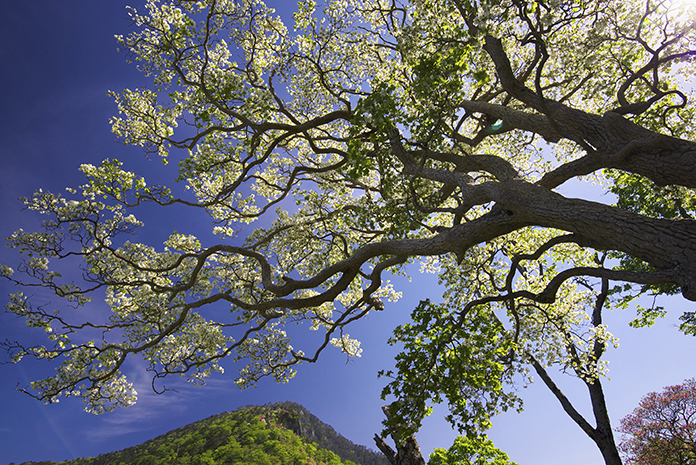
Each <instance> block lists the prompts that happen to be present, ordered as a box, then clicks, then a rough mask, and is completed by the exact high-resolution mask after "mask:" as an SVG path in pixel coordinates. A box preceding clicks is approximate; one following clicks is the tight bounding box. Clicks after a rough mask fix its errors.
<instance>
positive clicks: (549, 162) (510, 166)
mask: <svg viewBox="0 0 696 465" xmlns="http://www.w3.org/2000/svg"><path fill="white" fill-rule="evenodd" d="M131 14H132V19H133V22H134V24H135V31H134V32H132V33H131V34H129V35H128V36H124V37H120V38H119V40H120V42H121V44H122V46H123V48H125V49H126V50H128V52H129V54H130V56H131V58H132V59H133V60H134V61H135V62H136V63H137V64H138V66H139V67H140V69H141V70H142V71H143V72H145V73H146V74H148V75H149V76H151V77H152V78H153V85H152V87H151V88H149V89H136V90H125V91H123V92H121V93H118V94H116V93H114V98H115V99H116V102H117V105H118V109H119V112H120V116H118V117H115V118H114V119H113V120H112V125H113V131H114V132H115V133H116V134H117V135H119V136H120V137H121V138H122V139H123V141H124V142H125V143H128V144H134V145H138V146H142V147H143V148H144V149H145V150H146V151H147V152H148V153H149V154H153V155H158V156H161V157H162V160H163V161H165V162H166V161H167V160H168V159H169V158H174V159H176V160H178V163H179V176H178V178H177V179H176V181H177V182H178V183H180V185H183V186H184V187H185V189H188V190H189V193H188V194H187V193H185V192H184V191H183V189H179V188H178V187H175V188H174V190H173V191H172V190H170V188H167V187H165V185H164V184H157V183H154V184H148V183H146V181H145V180H144V179H143V178H142V177H140V176H138V175H137V174H135V173H132V172H129V171H127V170H126V169H125V168H124V167H123V164H122V163H121V162H120V161H118V160H105V161H104V162H103V163H102V164H101V165H100V166H92V165H83V166H82V167H81V170H82V171H83V172H84V174H85V175H86V177H87V181H86V183H85V184H84V185H82V186H80V187H79V188H77V189H71V190H70V191H69V194H70V195H67V196H63V195H60V194H55V193H50V192H46V191H41V190H40V191H38V192H36V193H35V194H34V196H33V197H32V198H31V199H27V200H26V205H27V207H28V208H29V209H31V210H36V211H39V212H41V213H44V214H46V215H48V217H49V219H48V220H47V221H46V222H45V226H44V229H43V230H42V231H39V232H25V231H17V232H16V233H15V234H14V235H13V236H12V237H11V238H9V244H10V245H11V246H13V247H15V248H17V249H18V250H19V251H20V252H21V253H23V254H24V255H25V259H24V260H23V261H22V262H21V264H20V265H19V266H18V267H15V268H16V271H15V270H13V269H12V268H10V267H8V266H3V267H2V274H3V275H4V276H5V277H6V278H7V279H9V280H12V281H15V282H17V283H19V284H23V285H24V286H29V287H32V286H39V287H43V288H46V289H48V290H50V291H52V292H53V293H54V294H55V296H56V298H55V299H53V300H51V302H50V303H47V302H34V301H33V300H32V299H29V298H28V297H27V295H26V294H25V293H23V292H17V293H16V294H14V295H12V296H11V301H10V303H9V304H8V306H7V308H8V309H9V310H10V311H12V312H14V313H15V314H17V315H20V316H22V317H24V318H26V320H27V324H29V325H31V326H37V327H40V328H43V329H44V330H45V331H46V333H47V336H48V338H49V343H48V344H44V345H27V344H22V343H21V341H20V342H6V343H5V348H6V349H7V350H8V352H9V353H10V355H11V357H12V359H13V360H15V361H18V360H20V359H21V358H22V357H25V356H34V357H37V358H42V359H49V360H61V361H62V363H61V364H60V366H59V367H58V369H57V370H58V371H57V374H56V375H55V376H53V377H50V378H47V379H45V380H41V381H36V382H34V383H32V384H31V386H30V389H27V392H30V393H31V394H32V395H34V396H35V397H37V398H38V399H40V400H43V401H46V402H51V401H53V400H55V399H56V398H57V397H58V396H60V395H66V396H81V397H83V398H84V400H85V401H86V402H87V405H88V407H87V408H88V409H89V410H92V411H95V412H101V411H104V410H109V409H112V408H114V407H115V406H119V405H129V404H131V403H132V402H134V401H135V392H134V390H133V388H132V385H131V384H130V383H129V382H128V380H126V378H125V377H124V376H123V375H122V374H121V372H120V369H121V367H122V366H123V364H124V362H125V360H126V359H127V358H128V357H130V356H133V355H136V354H137V355H139V356H141V357H143V358H144V359H145V360H146V361H147V362H148V363H149V369H150V370H151V371H152V372H153V376H154V379H153V386H155V387H156V386H157V384H156V383H155V382H156V381H157V380H158V379H160V378H162V377H165V376H168V375H171V374H182V375H185V376H188V377H190V378H191V379H193V380H194V381H201V382H202V381H203V380H204V379H205V378H206V377H207V376H208V375H209V374H210V373H211V371H214V370H219V369H220V367H219V365H218V361H219V360H220V359H221V358H223V357H226V356H232V357H236V358H238V359H243V360H246V361H248V365H247V366H246V367H245V368H244V369H243V370H242V371H241V373H240V376H239V378H238V381H237V383H238V384H239V386H241V387H246V386H250V385H253V384H254V383H256V382H257V381H258V380H259V379H260V378H261V377H263V376H272V377H274V378H275V379H276V380H279V381H285V380H287V379H288V378H290V377H292V376H293V374H294V371H293V366H294V365H296V364H298V363H302V362H313V361H315V360H317V357H318V356H319V355H320V353H321V352H322V350H323V349H324V348H325V347H326V346H328V345H334V346H337V347H339V348H340V349H341V350H343V351H344V352H346V353H347V354H348V355H349V356H357V355H359V354H360V348H359V343H358V341H355V340H353V339H351V338H350V337H349V335H348V333H347V329H346V328H347V326H348V325H349V324H350V323H351V322H353V321H355V320H357V319H360V318H362V317H364V316H365V315H366V314H367V313H368V312H369V311H373V310H382V309H384V303H383V300H384V299H388V300H391V299H395V298H397V297H398V292H397V291H396V290H394V289H393V288H392V287H391V286H390V285H389V284H388V283H385V282H383V274H384V273H385V272H386V271H392V272H403V270H404V267H405V266H406V265H408V264H409V263H411V262H413V261H415V260H419V259H420V260H422V262H423V266H424V268H425V269H426V270H428V271H432V272H437V273H440V278H441V280H442V282H443V283H445V285H446V292H445V295H444V298H443V300H442V301H441V302H439V303H435V302H431V301H424V302H422V303H421V304H420V305H419V306H418V308H416V309H415V310H414V312H413V314H412V319H413V321H412V322H410V323H408V324H405V325H403V326H400V327H399V328H397V329H396V330H395V335H394V341H395V342H398V343H403V344H404V351H403V353H402V354H401V355H400V356H399V357H398V360H397V369H396V371H395V372H391V371H386V372H385V373H384V375H385V376H392V377H393V380H392V382H391V383H390V384H389V385H388V386H387V388H386V390H385V396H389V395H393V396H394V398H395V401H394V402H393V403H392V404H391V408H390V409H389V417H390V418H391V419H392V421H391V426H390V428H391V431H392V432H395V434H396V436H397V438H399V437H401V438H406V437H408V436H409V434H411V433H413V432H414V431H415V430H417V428H418V427H419V424H420V421H421V419H422V418H423V416H424V415H426V414H427V412H428V408H429V407H428V406H429V402H431V401H432V402H442V401H445V400H446V402H447V403H448V404H449V407H450V411H451V416H450V417H449V418H450V420H451V421H452V423H453V424H454V425H456V426H457V427H459V428H460V429H461V430H463V431H467V432H468V433H469V434H470V435H474V434H478V433H479V432H480V431H481V430H484V429H485V428H486V427H487V426H488V425H489V424H490V421H489V418H490V416H491V415H493V414H495V413H496V412H497V411H500V410H501V409H502V410H504V409H507V408H509V407H515V406H517V405H518V399H517V398H516V397H515V396H514V393H513V392H511V391H510V390H509V389H506V387H507V386H509V385H510V384H511V383H512V382H513V376H514V375H515V374H516V373H522V374H523V375H524V374H525V373H526V372H527V370H528V369H530V368H531V369H532V370H534V371H535V372H536V373H537V374H538V375H539V376H540V378H541V379H542V381H543V382H544V383H545V384H546V385H547V386H548V387H549V388H550V389H551V390H552V392H553V393H554V395H556V397H557V398H558V400H559V401H560V402H561V404H562V406H563V408H564V410H565V411H566V412H567V413H568V414H569V415H570V416H571V417H572V418H573V419H574V420H575V421H576V422H577V423H578V425H579V426H580V427H581V428H582V429H583V430H584V431H585V432H586V433H587V435H588V436H589V437H590V438H591V439H592V440H594V441H595V442H596V443H597V445H598V447H599V448H600V450H601V451H602V454H603V455H604V457H605V460H606V462H607V463H620V458H619V456H618V452H617V450H616V446H615V444H614V439H613V435H612V432H611V424H610V421H609V417H608V415H607V411H606V406H605V403H604V395H603V393H602V387H601V383H600V381H599V379H600V376H601V375H602V374H603V372H604V371H605V367H604V364H603V361H602V360H601V357H602V355H603V353H604V351H605V349H606V347H607V345H608V344H611V343H612V340H613V336H612V335H611V334H610V333H609V332H608V331H607V328H606V326H605V325H604V324H603V323H602V310H603V309H604V308H607V307H608V306H625V305H627V304H628V303H629V302H630V301H631V300H632V299H633V298H635V297H636V296H638V295H640V294H642V293H646V292H650V293H657V294H664V293H677V292H681V294H682V295H683V296H684V297H685V298H686V299H689V300H696V227H695V226H696V221H695V220H694V219H692V217H691V216H692V215H693V213H694V210H696V196H694V192H693V190H692V188H694V187H696V143H694V142H692V139H693V136H694V134H693V132H694V124H693V122H694V119H693V111H694V107H693V102H692V101H691V100H690V99H689V95H690V92H691V88H690V87H689V84H688V78H689V77H690V76H692V75H693V56H694V55H695V54H696V18H695V17H694V16H695V12H694V9H693V8H691V9H687V8H685V7H682V6H679V5H678V4H677V3H676V2H670V1H656V0H646V1H644V2H636V1H634V0H577V1H573V2H568V1H555V0H553V1H548V2H527V1H524V0H502V1H501V0H482V1H473V2H472V1H468V0H449V1H435V0H413V1H412V2H406V1H398V0H390V1H386V0H335V1H332V2H329V3H328V4H327V5H325V6H324V7H322V8H317V6H316V4H315V2H313V1H301V2H299V5H298V12H297V13H296V14H295V17H294V26H293V27H292V28H290V29H288V28H287V27H286V25H285V24H284V23H283V21H282V20H281V19H280V18H278V17H277V16H276V15H275V13H274V12H273V10H271V9H268V8H267V7H266V6H265V5H264V4H263V3H261V2H260V1H258V0H237V1H233V0H207V1H199V2H196V1H190V0H189V1H186V0H180V1H155V0H151V1H148V2H147V4H146V8H145V9H144V10H143V11H136V10H132V12H131ZM579 178H590V179H594V180H595V181H596V182H597V183H599V186H600V187H601V189H603V190H604V191H611V192H612V193H613V194H614V195H615V196H617V198H618V203H617V205H615V206H609V205H606V204H604V203H602V202H600V201H597V200H596V198H595V199H591V198H590V199H579V198H569V197H565V196H563V195H561V194H559V193H558V190H559V188H561V187H563V186H565V185H567V184H568V183H572V182H573V181H574V180H577V179H579ZM169 181H172V182H173V180H158V181H157V182H166V183H169ZM179 192H182V193H181V195H179V194H178V193H179ZM144 204H152V205H159V206H161V207H162V208H163V209H166V208H175V207H174V206H177V205H178V206H181V207H183V208H190V209H191V210H198V211H202V212H205V213H207V214H208V215H210V218H211V221H212V232H213V233H214V234H215V235H217V236H218V238H219V239H218V241H217V243H209V242H211V241H210V239H208V238H207V237H206V238H205V240H202V241H201V240H199V239H198V238H196V237H193V236H190V235H183V234H180V233H177V232H176V231H175V232H172V233H171V235H170V236H169V238H168V239H167V240H166V241H165V242H164V247H162V246H159V247H155V246H153V245H147V244H142V243H138V242H135V241H133V240H132V239H131V240H128V238H129V237H130V236H129V235H130V234H131V233H134V232H136V230H137V229H138V228H139V227H141V226H142V222H141V221H140V220H138V219H137V218H136V216H135V214H137V213H138V211H139V207H141V209H142V208H143V205H144ZM145 208H148V207H145ZM253 222H256V225H258V227H257V228H255V229H254V230H253V231H252V232H250V233H249V234H246V235H245V237H239V236H240V234H239V232H240V230H242V229H243V227H244V226H245V225H247V224H250V223H253ZM63 262H67V264H68V265H70V264H72V265H73V266H75V264H76V262H77V264H78V265H77V266H79V270H80V272H81V278H80V279H77V278H74V276H72V275H71V276H72V278H73V279H71V277H69V276H68V275H67V274H66V278H63V277H62V276H61V274H60V272H59V271H57V270H61V271H62V272H63V270H65V269H66V267H67V266H68V265H66V264H63ZM64 274H65V273H64ZM94 297H96V298H100V299H105V301H106V303H107V304H108V306H109V307H110V310H111V312H110V314H109V315H108V317H107V318H105V319H104V320H102V321H99V320H95V319H92V318H90V319H89V320H88V321H84V318H83V319H81V320H80V319H79V317H78V319H76V317H75V315H74V314H72V313H71V311H72V309H73V308H74V307H82V306H89V305H91V303H90V301H91V300H92V298H94ZM61 301H62V302H65V305H61V304H60V303H59V302H61ZM662 313H663V311H662V310H661V309H660V308H659V307H654V308H648V309H639V316H638V318H637V319H636V320H635V324H636V325H649V324H650V323H651V322H652V321H654V319H655V318H656V317H657V316H659V315H661V314H662ZM77 315H80V313H79V312H78V313H77ZM97 316H98V314H95V317H94V318H97ZM682 320H683V324H682V329H683V330H684V331H685V332H687V333H694V332H695V329H694V313H686V314H684V315H683V316H682ZM305 323H306V324H307V325H308V326H310V327H311V329H314V330H321V331H323V333H324V337H323V341H322V342H321V343H320V344H319V345H318V347H311V348H306V347H305V348H304V350H301V349H300V348H299V347H296V348H293V346H292V345H291V341H290V339H289V337H288V335H287V333H286V332H285V331H284V329H283V327H284V326H285V325H287V324H300V325H301V324H305ZM295 345H297V343H295ZM552 365H560V366H561V367H563V368H564V369H565V370H566V371H568V372H570V373H573V374H575V375H576V376H578V377H579V378H580V379H581V380H582V381H583V382H584V383H585V384H586V385H587V388H588V392H589V396H590V400H591V403H592V412H593V414H594V417H595V418H594V423H595V425H594V426H593V425H592V424H591V422H590V421H588V420H586V419H585V418H584V417H583V416H582V415H581V414H580V413H579V412H578V411H577V410H576V409H575V408H574V407H573V406H572V405H571V404H570V402H569V401H568V399H567V398H566V397H565V396H564V395H563V393H562V392H561V391H560V389H559V388H558V387H557V386H556V384H554V382H553V380H552V379H551V377H550V375H549V373H548V371H547V368H548V367H549V366H552ZM472 437H473V436H472Z"/></svg>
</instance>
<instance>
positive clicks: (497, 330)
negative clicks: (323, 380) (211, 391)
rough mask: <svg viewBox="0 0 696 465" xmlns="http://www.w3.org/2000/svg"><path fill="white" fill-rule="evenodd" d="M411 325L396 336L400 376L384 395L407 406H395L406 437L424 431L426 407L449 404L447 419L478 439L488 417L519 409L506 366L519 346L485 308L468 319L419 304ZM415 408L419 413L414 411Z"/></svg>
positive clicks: (471, 311) (394, 375) (469, 312)
mask: <svg viewBox="0 0 696 465" xmlns="http://www.w3.org/2000/svg"><path fill="white" fill-rule="evenodd" d="M411 319H412V320H413V322H412V323H409V324H406V325H402V326H399V327H397V328H396V330H395V331H394V337H393V338H392V339H391V340H390V344H397V343H399V344H403V347H404V348H403V350H402V352H401V353H400V354H399V355H397V357H396V360H397V363H396V369H397V372H396V373H392V372H391V371H387V372H381V373H380V374H381V375H382V376H387V377H391V378H393V380H392V381H391V382H390V383H389V384H388V385H387V387H386V388H385V389H384V391H383V393H382V396H383V397H387V396H389V395H393V396H395V397H396V398H397V399H403V400H408V402H407V403H406V402H403V404H402V402H401V401H399V402H396V403H394V404H392V406H391V410H392V416H393V418H395V419H398V420H396V421H395V422H394V423H396V422H398V424H399V427H400V432H399V434H400V435H402V436H403V437H408V436H409V435H411V434H413V433H415V431H417V430H418V429H419V428H420V424H421V420H422V419H423V416H424V412H426V413H427V412H428V411H429V408H428V403H430V402H433V403H440V402H443V401H444V400H446V401H447V404H448V405H449V408H450V412H451V415H449V416H448V417H447V419H448V420H449V421H450V423H452V426H453V427H456V428H457V429H458V430H459V431H464V432H466V433H467V435H471V436H472V437H476V434H477V433H479V432H480V431H483V430H486V429H487V428H489V427H490V417H491V416H492V415H494V414H495V413H497V412H498V411H501V410H502V411H505V410H507V409H508V408H510V407H515V406H518V405H519V400H518V399H517V397H516V396H515V395H514V394H513V393H511V392H507V391H506V389H505V387H506V386H505V384H506V383H509V382H510V381H511V380H510V376H511V372H510V370H509V369H508V366H507V362H508V361H509V357H510V356H511V354H512V352H513V350H514V348H515V345H514V344H513V342H512V341H511V338H510V336H509V335H508V334H507V331H506V330H505V329H504V328H503V326H502V325H501V324H500V322H499V321H498V320H496V319H495V318H492V317H491V315H490V313H489V311H488V310H487V309H486V308H485V307H484V306H478V307H473V308H470V309H468V310H467V311H466V312H465V314H464V315H462V313H461V312H456V311H453V310H452V309H450V308H447V307H446V306H444V305H437V304H433V303H431V302H430V301H429V300H425V301H421V302H420V304H419V305H418V306H417V307H416V309H415V310H414V311H413V313H412V314H411ZM414 406H415V408H414Z"/></svg>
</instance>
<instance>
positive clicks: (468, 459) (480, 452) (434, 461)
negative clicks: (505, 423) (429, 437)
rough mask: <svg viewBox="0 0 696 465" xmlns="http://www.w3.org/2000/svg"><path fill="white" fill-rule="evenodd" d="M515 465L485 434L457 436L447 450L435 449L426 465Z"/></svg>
mask: <svg viewBox="0 0 696 465" xmlns="http://www.w3.org/2000/svg"><path fill="white" fill-rule="evenodd" d="M455 463H456V464H461V465H517V464H516V463H515V462H512V461H510V458H509V457H508V456H507V454H506V453H505V452H503V451H501V450H500V449H498V448H497V447H495V445H493V441H491V440H490V439H488V438H487V437H485V436H479V437H476V438H468V437H466V436H459V437H458V438H457V439H455V441H454V445H452V447H450V448H449V449H448V450H445V449H435V450H434V451H433V453H432V454H431V455H430V460H429V461H428V465H448V464H455Z"/></svg>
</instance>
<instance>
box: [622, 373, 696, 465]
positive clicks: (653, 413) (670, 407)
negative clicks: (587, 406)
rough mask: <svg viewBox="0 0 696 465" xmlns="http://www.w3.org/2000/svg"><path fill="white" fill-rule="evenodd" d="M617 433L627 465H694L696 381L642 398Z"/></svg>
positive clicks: (695, 459)
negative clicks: (620, 433) (618, 433)
mask: <svg viewBox="0 0 696 465" xmlns="http://www.w3.org/2000/svg"><path fill="white" fill-rule="evenodd" d="M619 431H620V432H622V433H624V438H623V441H622V442H621V450H622V451H623V452H624V453H625V456H626V458H627V463H635V464H645V465H652V464H660V465H672V464H674V465H688V464H693V463H696V379H693V378H692V379H687V380H685V381H684V384H680V385H676V386H667V387H666V388H665V390H664V391H663V392H659V393H658V392H651V393H650V394H648V395H647V396H645V397H643V398H642V399H641V401H640V404H639V405H638V407H637V408H636V409H635V410H634V411H633V413H631V414H630V415H627V416H626V417H625V418H623V419H622V420H621V427H620V428H619Z"/></svg>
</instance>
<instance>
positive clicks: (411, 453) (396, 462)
mask: <svg viewBox="0 0 696 465" xmlns="http://www.w3.org/2000/svg"><path fill="white" fill-rule="evenodd" d="M382 411H383V412H384V414H385V415H386V416H387V418H389V408H388V407H387V406H384V407H382ZM391 437H392V439H393V440H394V443H395V444H396V445H397V450H396V452H395V451H394V449H392V448H391V447H390V446H389V444H387V443H386V442H385V441H384V439H382V438H381V437H380V436H379V435H377V434H375V444H376V445H377V448H378V449H379V450H380V451H382V453H383V454H384V455H385V456H386V457H387V460H389V463H391V464H392V465H425V459H423V455H422V454H421V451H420V446H419V445H418V441H416V437H415V436H413V435H411V436H410V437H408V438H406V439H400V438H399V436H398V434H397V433H396V432H392V434H391Z"/></svg>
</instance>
